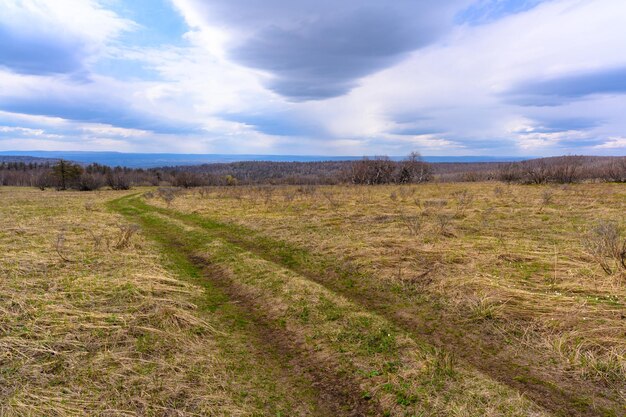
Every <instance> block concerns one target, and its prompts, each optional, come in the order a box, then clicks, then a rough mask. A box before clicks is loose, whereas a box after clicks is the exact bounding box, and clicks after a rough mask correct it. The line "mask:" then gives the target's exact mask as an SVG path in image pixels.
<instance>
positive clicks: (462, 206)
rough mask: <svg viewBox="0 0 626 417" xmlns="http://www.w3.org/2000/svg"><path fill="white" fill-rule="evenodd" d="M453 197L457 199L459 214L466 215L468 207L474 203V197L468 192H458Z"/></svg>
mask: <svg viewBox="0 0 626 417" xmlns="http://www.w3.org/2000/svg"><path fill="white" fill-rule="evenodd" d="M452 195H453V197H454V198H455V199H456V202H457V208H458V211H459V214H462V213H464V212H465V210H466V209H467V207H468V206H469V205H470V204H471V203H472V201H474V195H473V194H472V193H470V192H469V191H467V190H462V191H456V192H454V193H453V194H452Z"/></svg>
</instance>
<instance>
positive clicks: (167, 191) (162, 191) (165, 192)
mask: <svg viewBox="0 0 626 417" xmlns="http://www.w3.org/2000/svg"><path fill="white" fill-rule="evenodd" d="M157 192H158V193H159V197H161V199H162V200H163V201H165V203H167V205H168V207H169V206H170V205H171V204H172V202H173V201H174V200H175V199H176V196H177V194H178V193H177V192H176V190H175V189H174V188H163V187H161V188H159V189H158V190H157Z"/></svg>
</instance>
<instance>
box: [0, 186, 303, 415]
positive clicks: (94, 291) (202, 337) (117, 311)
mask: <svg viewBox="0 0 626 417" xmlns="http://www.w3.org/2000/svg"><path fill="white" fill-rule="evenodd" d="M121 195H123V193H122V192H102V193H90V194H81V193H72V192H64V193H58V192H43V193H42V192H40V191H34V190H27V189H12V188H0V200H1V201H2V204H1V206H0V250H1V251H2V257H0V277H1V279H0V415H1V416H7V417H9V416H28V415H32V416H75V415H93V416H97V415H99V416H135V415H142V416H148V415H168V416H191V415H225V416H232V415H261V414H265V413H268V412H270V411H269V409H267V408H266V405H265V404H264V402H265V401H266V399H267V398H268V397H271V396H274V397H276V396H279V395H281V390H280V389H276V388H275V387H271V386H270V385H271V384H268V383H267V381H263V380H261V379H259V378H257V380H256V381H255V376H254V375H252V376H251V375H247V374H246V373H245V372H242V371H241V367H242V366H245V367H248V368H249V369H253V368H252V367H251V362H250V361H252V363H254V358H253V357H252V354H250V353H249V352H246V344H247V343H248V342H247V341H245V340H238V339H237V337H238V336H237V334H236V333H234V334H232V335H227V334H226V333H225V330H224V328H223V327H224V323H222V322H220V321H219V318H218V317H217V316H215V315H210V314H206V312H203V311H201V310H200V309H199V308H198V305H197V303H196V301H198V300H201V299H202V297H203V290H202V288H200V287H197V286H194V285H191V284H188V283H185V282H184V281H181V280H180V279H177V278H176V277H175V276H174V275H173V274H172V273H171V272H169V271H168V270H166V269H164V268H163V266H161V261H162V257H161V255H160V254H159V252H158V251H157V249H156V248H155V247H154V245H153V244H152V243H150V242H148V241H146V240H145V239H144V238H143V237H142V236H141V235H140V234H139V233H137V228H136V226H132V225H128V224H127V223H125V221H124V219H123V218H122V217H120V216H118V215H115V214H112V213H110V212H108V211H106V210H105V209H104V207H103V203H104V202H105V201H106V200H109V199H111V198H114V197H119V196H121ZM60 236H62V238H60ZM105 242H109V243H105ZM224 340H227V341H226V342H224ZM238 349H240V350H241V351H242V352H243V353H241V354H239V353H237V352H238ZM246 357H249V359H248V362H246V359H245V358H246ZM242 358H243V359H242ZM258 366H259V368H258V370H259V372H260V373H261V374H263V372H264V368H263V366H264V365H263V364H262V363H259V364H258ZM249 372H250V371H249ZM262 377H263V375H261V378H262ZM270 377H271V375H270ZM264 385H267V388H264V387H263V386H264ZM275 402H276V403H277V404H278V406H277V407H276V408H277V409H280V406H281V400H280V399H278V400H275ZM287 404H289V402H287ZM282 405H284V404H282ZM302 408H303V409H305V410H306V408H305V406H302ZM284 409H289V408H288V407H287V406H286V407H284ZM296 409H297V407H296Z"/></svg>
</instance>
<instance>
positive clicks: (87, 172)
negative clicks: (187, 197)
mask: <svg viewBox="0 0 626 417" xmlns="http://www.w3.org/2000/svg"><path fill="white" fill-rule="evenodd" d="M159 183H160V181H159V177H158V175H157V173H153V172H148V171H146V170H143V169H132V168H122V167H116V168H111V167H108V166H104V165H99V164H90V165H87V166H82V165H80V164H76V163H73V162H69V161H64V160H59V161H58V162H56V163H54V164H51V163H24V162H2V163H0V185H4V186H22V187H37V188H40V189H42V190H44V189H46V188H54V189H57V190H79V191H93V190H98V189H100V188H102V187H105V186H106V187H110V188H112V189H114V190H128V189H130V188H131V186H139V185H158V184H159Z"/></svg>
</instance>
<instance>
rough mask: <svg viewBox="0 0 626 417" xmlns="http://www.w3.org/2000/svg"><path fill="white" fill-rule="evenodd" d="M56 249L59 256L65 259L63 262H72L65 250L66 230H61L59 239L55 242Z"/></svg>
mask: <svg viewBox="0 0 626 417" xmlns="http://www.w3.org/2000/svg"><path fill="white" fill-rule="evenodd" d="M54 249H55V250H56V252H57V254H58V255H59V258H61V260H63V262H72V260H70V259H69V258H68V257H67V256H66V255H65V253H64V252H65V230H61V231H60V232H59V234H58V235H57V240H56V242H55V244H54Z"/></svg>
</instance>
